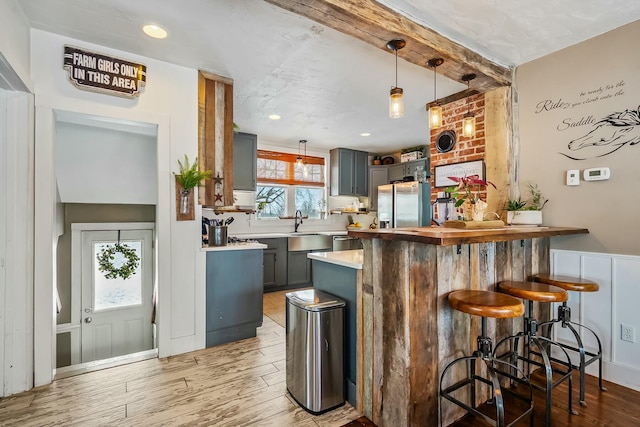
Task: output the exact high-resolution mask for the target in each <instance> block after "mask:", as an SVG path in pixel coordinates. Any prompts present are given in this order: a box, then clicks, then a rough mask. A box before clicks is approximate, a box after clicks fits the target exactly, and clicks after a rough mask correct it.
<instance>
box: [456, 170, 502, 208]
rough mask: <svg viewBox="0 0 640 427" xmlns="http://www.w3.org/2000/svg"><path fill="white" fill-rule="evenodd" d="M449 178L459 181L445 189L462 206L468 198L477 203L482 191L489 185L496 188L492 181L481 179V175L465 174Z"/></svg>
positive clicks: (473, 203)
mask: <svg viewBox="0 0 640 427" xmlns="http://www.w3.org/2000/svg"><path fill="white" fill-rule="evenodd" d="M447 178H449V179H450V180H451V181H454V182H456V183H457V185H454V186H451V187H447V188H446V189H445V190H444V191H446V192H447V193H449V194H450V195H451V197H452V198H454V199H456V207H460V206H462V204H463V203H464V202H465V201H467V200H468V201H469V203H471V204H472V205H475V204H476V203H478V201H479V200H480V192H481V191H482V190H483V189H485V188H486V187H487V186H488V185H491V186H492V187H493V188H496V186H495V185H494V184H493V183H492V182H490V181H485V180H484V179H480V176H479V175H469V176H463V177H462V178H460V177H457V176H449V177H447Z"/></svg>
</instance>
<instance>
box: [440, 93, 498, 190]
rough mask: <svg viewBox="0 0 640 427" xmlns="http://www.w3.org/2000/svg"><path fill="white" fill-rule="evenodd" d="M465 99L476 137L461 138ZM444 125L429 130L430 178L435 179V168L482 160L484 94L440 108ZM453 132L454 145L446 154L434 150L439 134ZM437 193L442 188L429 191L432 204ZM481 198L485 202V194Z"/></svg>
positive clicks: (465, 109)
mask: <svg viewBox="0 0 640 427" xmlns="http://www.w3.org/2000/svg"><path fill="white" fill-rule="evenodd" d="M467 99H468V102H469V106H470V108H471V112H472V113H473V114H474V116H475V118H476V136H475V137H472V138H465V137H463V136H462V119H463V118H464V115H465V114H466V113H467ZM442 115H443V118H444V125H443V126H442V127H441V128H439V129H433V130H431V131H430V132H431V135H430V144H429V147H430V155H431V176H433V177H435V173H434V168H435V166H440V165H446V164H451V163H459V162H468V161H474V160H482V159H483V158H484V152H485V136H484V94H478V95H474V96H471V97H469V98H464V99H461V100H459V101H456V102H452V103H450V104H446V105H443V106H442ZM444 130H453V131H455V133H456V144H455V145H454V147H453V149H452V150H451V151H449V152H448V153H439V152H438V150H436V146H435V141H436V138H437V136H438V135H439V134H440V132H442V131H444ZM432 184H434V182H432ZM438 191H444V188H435V187H432V189H431V201H432V202H434V201H435V199H436V195H437V193H438ZM481 198H482V199H484V200H486V192H482V193H481Z"/></svg>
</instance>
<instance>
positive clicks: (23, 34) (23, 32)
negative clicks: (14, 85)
mask: <svg viewBox="0 0 640 427" xmlns="http://www.w3.org/2000/svg"><path fill="white" fill-rule="evenodd" d="M17 4H18V1H17V0H3V1H0V57H2V56H4V59H5V60H6V61H7V63H8V64H9V65H10V66H11V68H12V69H13V71H14V72H15V73H16V74H17V77H18V78H19V79H20V80H22V82H23V83H24V84H25V85H26V86H27V87H28V88H31V76H30V74H31V73H30V59H29V23H28V21H27V18H26V17H25V16H24V15H23V14H22V11H21V10H20V8H19V7H18V5H17ZM0 62H1V61H0ZM0 74H2V73H0ZM0 77H1V76H0Z"/></svg>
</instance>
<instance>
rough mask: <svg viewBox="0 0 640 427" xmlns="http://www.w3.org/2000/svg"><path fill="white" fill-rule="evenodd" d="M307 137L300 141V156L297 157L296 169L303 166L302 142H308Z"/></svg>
mask: <svg viewBox="0 0 640 427" xmlns="http://www.w3.org/2000/svg"><path fill="white" fill-rule="evenodd" d="M306 142H307V141H306V140H305V139H301V140H300V141H298V157H296V169H300V168H302V148H301V147H302V144H304V143H306Z"/></svg>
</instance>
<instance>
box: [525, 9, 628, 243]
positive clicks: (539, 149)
mask: <svg viewBox="0 0 640 427" xmlns="http://www.w3.org/2000/svg"><path fill="white" fill-rule="evenodd" d="M638 40H640V21H636V22H634V23H632V24H628V25H626V26H624V27H620V28H618V29H616V30H613V31H611V32H609V33H606V34H603V35H600V36H598V37H595V38H593V39H590V40H587V41H585V42H583V43H580V44H578V45H575V46H572V47H569V48H566V49H564V50H562V51H559V52H556V53H554V54H551V55H548V56H545V57H543V58H540V59H537V60H535V61H532V62H529V63H527V64H524V65H522V66H520V67H518V68H517V70H516V78H515V86H516V90H517V93H518V96H519V100H518V109H519V112H518V118H519V136H520V150H521V151H520V160H519V166H520V169H519V171H520V180H519V182H520V187H521V191H523V190H525V189H526V183H527V182H528V181H531V180H533V181H535V182H537V183H538V185H539V187H540V189H541V190H542V191H543V193H544V194H545V195H546V196H547V198H548V199H549V200H550V201H549V203H548V204H547V207H545V209H544V211H543V212H544V224H545V225H557V226H579V227H587V228H589V231H590V234H589V235H585V236H579V237H576V236H574V237H565V238H554V239H552V244H553V246H554V247H556V248H562V249H573V250H580V251H591V252H606V253H617V254H627V255H640V244H639V243H638V237H640V233H639V232H638V231H637V229H636V226H635V223H634V222H633V221H634V220H635V219H636V218H637V212H638V210H639V208H640V198H639V197H638V194H639V191H638V189H639V188H640V165H639V163H640V115H639V114H640V112H638V109H639V108H640V83H639V81H638V73H639V71H640V50H638V48H637V41H638ZM590 92H591V93H590ZM626 110H629V111H627V112H625V111H626ZM633 111H635V113H633ZM612 114H619V115H621V116H623V117H620V118H619V119H618V120H617V121H616V124H618V125H619V126H609V125H607V124H603V126H599V125H600V123H598V122H599V121H601V120H602V119H604V118H605V117H607V116H609V115H612ZM633 123H637V126H620V125H622V124H625V125H627V124H633ZM590 132H593V133H591V134H590ZM616 132H617V133H616ZM614 133H615V134H614ZM585 136H589V137H591V136H595V139H590V140H589V141H586V140H585V139H583V140H582V141H585V142H593V141H597V142H598V145H588V146H585V147H584V148H581V149H579V150H571V149H569V147H568V145H569V143H570V142H571V141H573V140H577V139H580V138H582V137H585ZM612 136H614V138H615V137H618V139H617V140H616V141H615V142H613V143H612V144H603V142H602V141H601V139H603V138H604V139H605V141H606V140H607V139H609V138H610V137H612ZM632 136H633V137H635V139H632V141H635V143H636V144H637V145H631V142H629V143H627V144H626V145H624V146H622V147H621V148H620V149H618V150H617V151H615V152H613V153H611V154H607V153H609V152H610V151H612V150H613V149H614V148H615V146H614V145H613V144H615V143H619V142H623V141H626V140H628V139H630V138H632ZM577 144H578V143H574V147H575V146H576V145H577ZM563 154H564V155H563ZM567 156H571V157H574V158H576V159H575V160H574V159H571V158H569V157H567ZM577 159H579V160H577ZM600 166H606V167H609V168H610V169H611V179H610V180H608V181H598V182H585V181H583V180H582V176H581V182H580V186H578V187H569V186H566V185H565V174H566V171H567V170H568V169H579V170H580V171H581V175H582V171H583V170H584V169H585V168H593V167H600Z"/></svg>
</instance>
